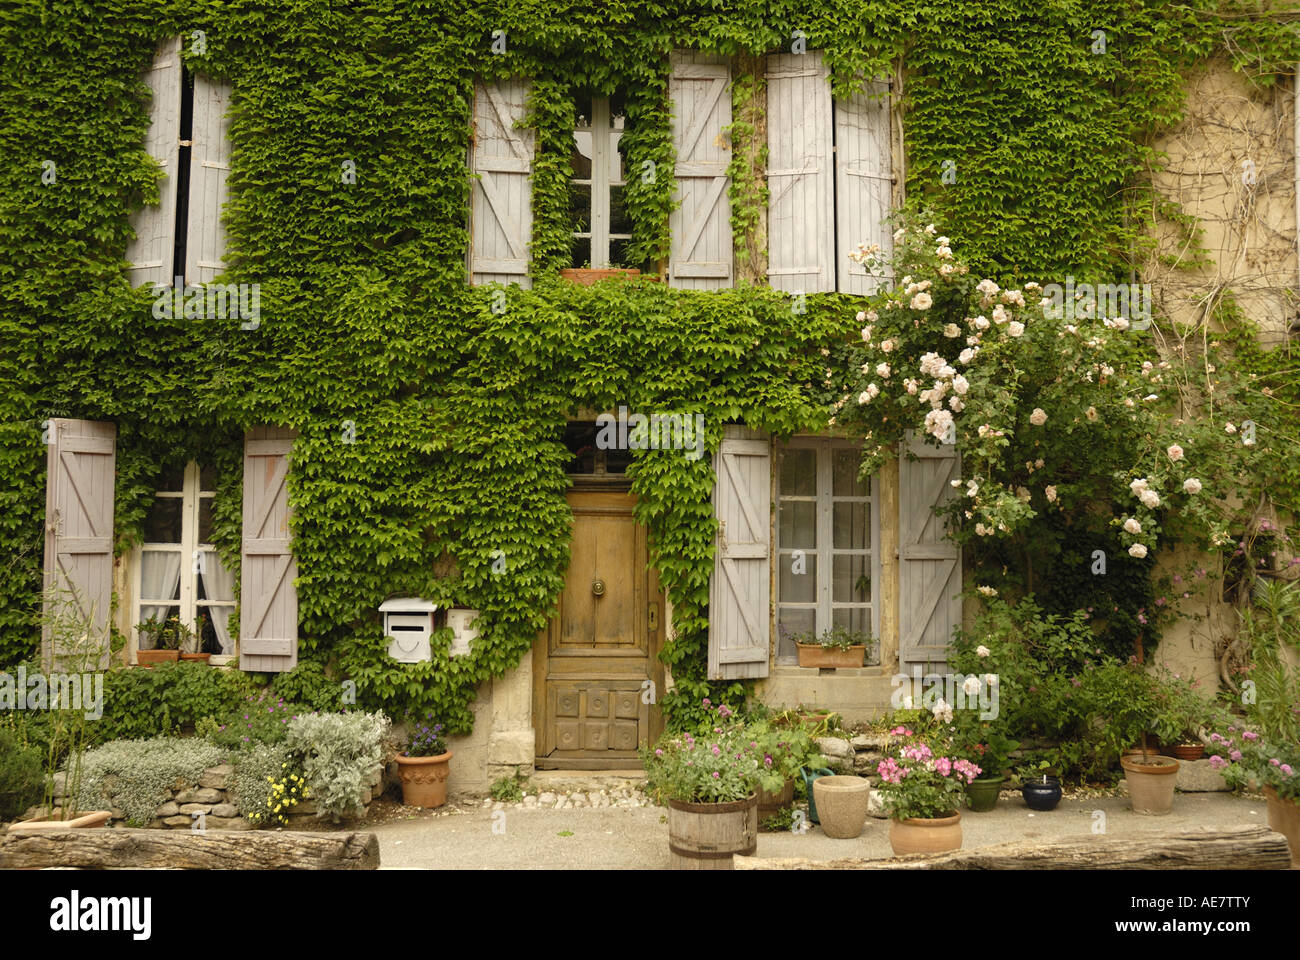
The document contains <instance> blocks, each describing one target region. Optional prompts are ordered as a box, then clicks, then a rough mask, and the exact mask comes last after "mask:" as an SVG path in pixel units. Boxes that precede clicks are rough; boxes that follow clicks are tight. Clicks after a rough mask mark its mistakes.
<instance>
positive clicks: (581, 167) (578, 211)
mask: <svg viewBox="0 0 1300 960" xmlns="http://www.w3.org/2000/svg"><path fill="white" fill-rule="evenodd" d="M575 113H576V116H577V122H576V124H575V126H574V130H573V159H572V165H573V174H572V177H571V179H570V180H569V216H570V219H571V222H572V224H573V266H575V267H583V266H590V267H593V268H600V267H610V266H614V267H617V266H627V265H628V264H627V247H628V244H629V243H630V242H631V240H632V221H631V219H630V218H629V217H628V213H627V205H626V203H625V198H624V189H625V187H626V180H625V179H624V177H625V173H626V158H625V155H624V145H623V133H624V131H625V129H626V123H627V117H626V114H625V112H624V108H623V103H622V98H620V97H617V96H615V97H587V96H581V97H579V98H578V101H577V104H576V110H575Z"/></svg>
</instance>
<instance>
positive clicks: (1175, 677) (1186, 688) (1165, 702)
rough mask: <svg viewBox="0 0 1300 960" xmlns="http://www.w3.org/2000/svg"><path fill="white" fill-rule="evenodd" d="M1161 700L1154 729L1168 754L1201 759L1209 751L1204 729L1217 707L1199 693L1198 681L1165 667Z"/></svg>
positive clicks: (1160, 680) (1159, 677) (1159, 679)
mask: <svg viewBox="0 0 1300 960" xmlns="http://www.w3.org/2000/svg"><path fill="white" fill-rule="evenodd" d="M1157 684H1158V691H1157V698H1158V700H1159V702H1160V706H1159V709H1158V712H1157V713H1156V717H1155V720H1154V721H1153V723H1152V727H1151V732H1152V733H1154V734H1155V735H1156V736H1157V737H1159V738H1160V742H1161V744H1162V745H1163V749H1164V751H1165V753H1167V754H1168V755H1169V756H1171V757H1174V758H1176V759H1178V760H1199V759H1201V757H1202V756H1204V754H1205V744H1204V743H1203V742H1202V741H1201V738H1200V729H1201V727H1202V726H1203V725H1204V724H1205V722H1206V721H1207V720H1208V719H1209V718H1210V717H1211V715H1212V713H1213V712H1214V707H1213V705H1212V704H1210V703H1209V702H1208V701H1206V700H1204V699H1202V697H1201V696H1200V695H1199V694H1198V693H1197V692H1196V686H1197V684H1196V683H1194V682H1192V681H1190V680H1188V679H1187V678H1185V677H1182V676H1180V675H1179V674H1176V673H1172V672H1170V671H1169V670H1167V669H1162V670H1161V671H1160V672H1159V673H1158V674H1157Z"/></svg>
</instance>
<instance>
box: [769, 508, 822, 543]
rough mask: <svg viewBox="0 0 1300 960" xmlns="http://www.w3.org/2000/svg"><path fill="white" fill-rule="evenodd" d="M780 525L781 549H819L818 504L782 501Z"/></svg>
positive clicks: (779, 515)
mask: <svg viewBox="0 0 1300 960" xmlns="http://www.w3.org/2000/svg"><path fill="white" fill-rule="evenodd" d="M778 509H779V513H778V523H779V527H778V530H779V535H780V539H779V540H778V543H779V544H780V546H781V549H783V550H784V549H792V548H794V547H800V548H802V549H805V550H816V549H817V504H816V503H815V502H814V501H811V500H782V501H781V502H780V506H779V508H778Z"/></svg>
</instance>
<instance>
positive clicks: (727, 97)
mask: <svg viewBox="0 0 1300 960" xmlns="http://www.w3.org/2000/svg"><path fill="white" fill-rule="evenodd" d="M668 95H669V98H670V100H671V101H672V109H673V121H672V126H673V147H674V149H675V151H676V155H677V162H676V165H675V166H674V168H673V176H674V177H675V178H676V181H677V194H676V198H677V203H678V205H677V208H676V209H675V210H673V212H672V214H671V215H670V216H669V218H668V228H669V232H670V233H671V236H672V244H671V248H670V253H669V260H668V282H669V284H670V285H671V286H674V287H687V288H690V289H695V290H717V289H721V288H724V287H730V286H731V285H732V261H733V257H734V252H733V250H732V241H731V198H730V197H729V196H728V194H727V183H728V179H727V166H728V165H729V164H730V163H731V147H730V144H729V143H728V142H727V139H726V137H725V136H724V130H725V129H726V128H727V127H728V126H729V125H730V124H731V68H730V66H729V61H728V60H727V59H726V58H725V57H719V56H714V55H711V54H704V53H692V52H686V51H677V52H675V53H674V54H673V56H672V67H671V73H670V75H669V79H668Z"/></svg>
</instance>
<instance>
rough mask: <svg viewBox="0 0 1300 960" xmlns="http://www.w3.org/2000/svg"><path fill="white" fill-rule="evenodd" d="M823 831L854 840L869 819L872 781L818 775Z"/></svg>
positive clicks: (815, 787) (815, 786)
mask: <svg viewBox="0 0 1300 960" xmlns="http://www.w3.org/2000/svg"><path fill="white" fill-rule="evenodd" d="M813 794H814V796H815V798H816V800H817V815H818V817H820V818H821V825H822V830H823V832H825V834H826V836H828V837H831V838H833V839H835V840H852V839H854V838H855V837H858V836H860V835H861V834H862V825H863V824H865V823H866V822H867V799H868V798H869V797H870V796H871V784H870V783H869V782H868V781H866V780H864V779H863V778H862V777H818V778H817V779H816V780H814V781H813Z"/></svg>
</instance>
